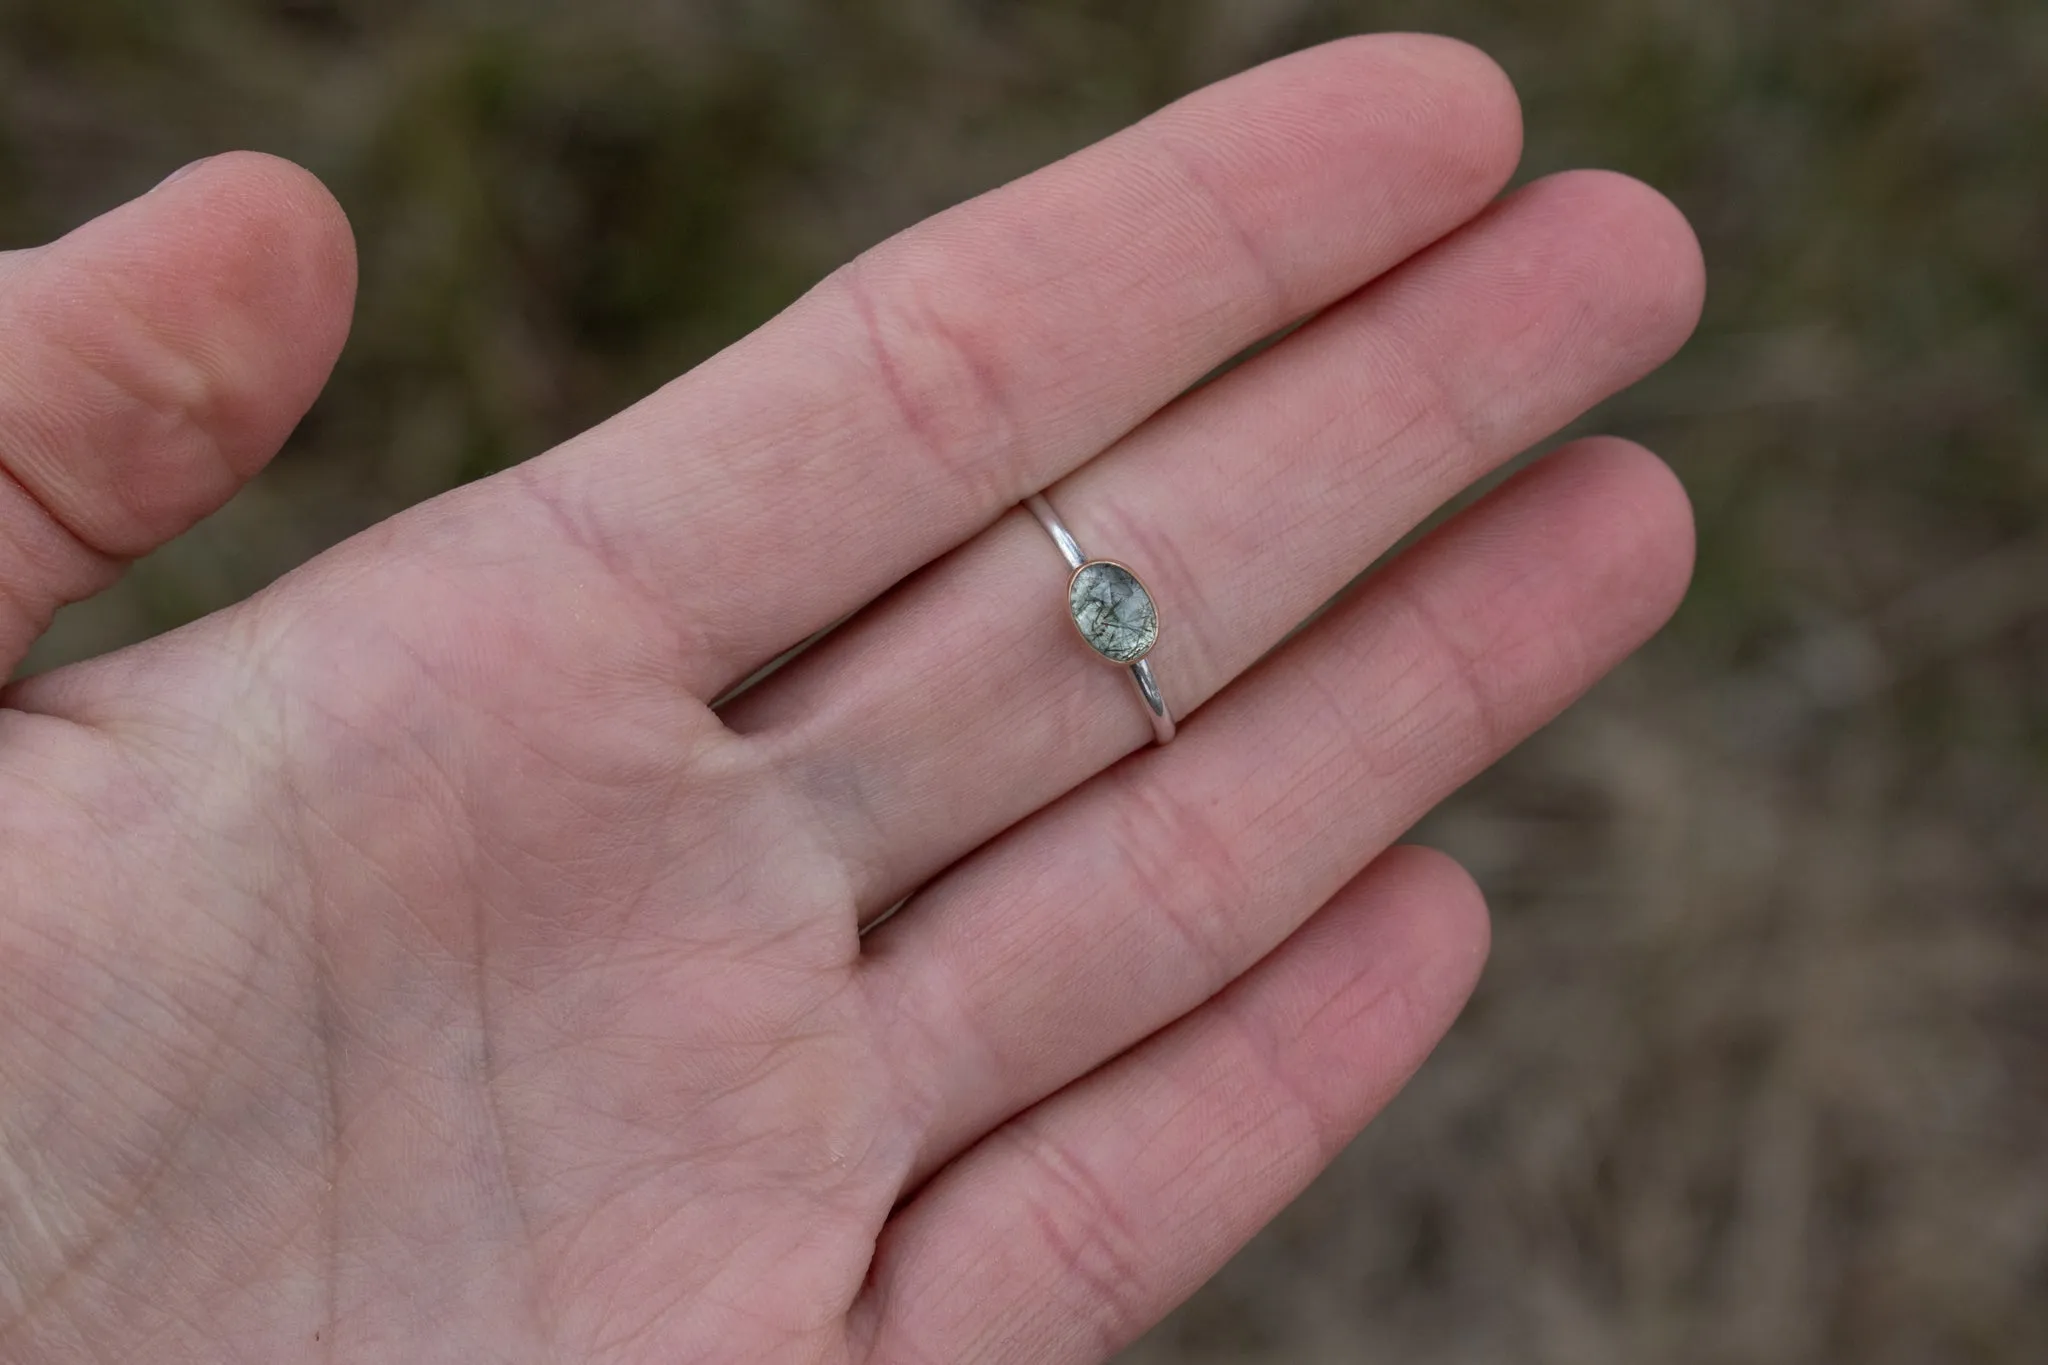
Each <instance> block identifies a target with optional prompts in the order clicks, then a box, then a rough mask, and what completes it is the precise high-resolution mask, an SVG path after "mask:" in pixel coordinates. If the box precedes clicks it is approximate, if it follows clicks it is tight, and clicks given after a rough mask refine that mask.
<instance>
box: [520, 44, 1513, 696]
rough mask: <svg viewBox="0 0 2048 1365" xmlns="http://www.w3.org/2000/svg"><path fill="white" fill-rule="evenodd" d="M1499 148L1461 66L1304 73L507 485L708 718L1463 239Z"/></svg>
mask: <svg viewBox="0 0 2048 1365" xmlns="http://www.w3.org/2000/svg"><path fill="white" fill-rule="evenodd" d="M1520 145H1521V126H1520V117H1519V112H1518V109H1517V106H1516V102H1515V97H1514V93H1513V91H1512V89H1511V88H1510V86H1509V84H1508V82H1507V78H1506V77H1505V76H1504V75H1503V74H1502V73H1501V71H1500V69H1499V68H1498V67H1497V66H1495V65H1494V64H1493V62H1492V61H1491V60H1490V59H1488V58H1487V57H1485V56H1484V55H1482V54H1480V53H1479V52H1477V51H1476V50H1474V49H1472V48H1470V47H1467V46H1465V45H1464V44H1462V43H1457V42H1453V41H1450V40H1448V39H1440V38H1427V37H1419V36H1408V35H1402V36H1383V37H1374V38H1364V39H1351V40H1347V41H1344V42H1339V43H1334V44H1330V45H1327V46H1324V47H1320V48H1315V49H1311V50H1309V51H1306V52H1301V53H1297V54H1295V55H1293V56H1291V57H1286V58H1283V59H1281V60H1279V61H1275V62H1271V63H1268V64H1267V65H1265V66H1262V67H1259V68H1257V69H1255V70H1253V71H1250V72H1247V73H1245V74H1243V75H1240V76H1237V77H1234V78H1232V79H1230V80H1226V81H1223V82H1221V83H1219V84H1217V85H1213V86H1210V87H1209V88H1207V89H1205V90H1201V91H1198V92H1196V93H1195V94H1193V95H1190V96H1188V97H1187V98H1186V99H1183V100H1181V101H1180V102H1178V103H1176V104H1174V105H1171V106H1169V107H1168V108H1166V109H1164V110H1162V111H1161V112H1159V113H1158V114H1155V115H1153V116H1152V117H1151V118H1148V119H1146V120H1144V121H1143V122H1141V123H1139V124H1137V125H1135V126H1133V127H1132V128H1129V129H1127V130H1125V131H1124V132H1122V133H1120V134H1118V135H1116V136H1114V137H1112V138H1110V139H1108V140H1107V141H1104V142H1101V143H1098V144H1096V145H1095V146H1093V147H1090V148H1087V149H1086V150H1084V151H1081V152H1079V153H1077V154H1075V155H1074V156H1072V157H1069V158H1067V159H1066V160H1064V161H1062V162H1059V163H1057V164H1055V165H1053V166H1051V167H1048V168H1047V169H1045V170H1042V171H1040V172H1038V173H1037V174H1035V175H1032V176H1029V177H1027V178H1025V179H1023V180H1020V181H1018V182H1016V183H1014V184H1011V185H1007V186H1005V187H1003V188H1001V189H998V190H995V191H993V192H991V193H989V194H986V195H983V196H982V197H980V198H978V199H975V200H972V201H970V202H968V203H966V204H964V205H961V206H959V207H958V208H955V209H953V210H951V211H949V212H946V213H943V214H940V215H939V216H937V217H935V218H933V219H931V220H929V221H927V222H925V223H923V224H921V225H919V226H917V227H915V228H912V229H910V230H909V231H907V232H905V233H902V234H901V235H899V236H897V237H895V238H893V239H891V240H890V241H888V242H885V243H883V244H882V245H881V246H879V247H876V248H875V249H873V250H872V251H870V252H868V253H867V254H865V255H864V256H862V257H860V258H859V259H858V260H856V261H855V262H853V263H852V264H851V265H849V266H847V267H845V268H843V269H841V270H839V271H837V272H835V273H834V274H833V275H832V276H830V277H829V278H827V279H826V280H825V281H824V282H823V283H821V284H820V285H819V286H818V287H816V288H815V289H814V290H812V291H811V293H809V294H808V295H806V296H805V297H804V298H803V299H802V300H800V301H799V302H798V303H796V304H795V305H793V306H792V307H791V308H790V309H789V310H788V311H787V312H786V313H784V314H783V315H782V316H781V317H779V318H777V319H776V320H775V321H773V322H772V323H770V324H769V325H768V326H766V327H764V328H763V329H761V330H760V331H759V332H756V333H755V334H754V335H752V336H750V337H748V338H746V339H745V340H744V341H742V342H740V343H739V344H737V345H735V346H733V347H732V348H730V349H729V350H727V351H726V352H724V353H723V354H721V355H719V356H717V357H716V358H714V359H713V360H711V361H709V362H707V363H706V364H705V365H703V366H701V367H699V368H698V369H697V370H695V371H693V372H691V373H690V374H688V375H686V376H684V377H683V378H682V379H680V380H677V381H676V382H675V383H673V384H671V385H670V386H669V387H668V388H666V389H664V390H663V391H661V392H660V393H658V394H656V395H654V396H653V397H651V398H649V399H647V400H646V401H644V402H642V403H641V404H639V405H637V406H636V407H634V408H632V409H630V410H628V411H627V412H625V413H623V414H621V415H620V416H619V417H617V418H614V419H613V420H612V421H610V422H607V423H605V424H604V425H602V426H600V427H597V428H595V429H593V430H592V431H591V432H589V433H586V434H585V435H584V436H582V437H579V438H578V439H576V440H575V441H573V442H571V443H569V444H568V445H566V446H564V447H561V448H559V449H558V450H556V451H554V452H552V453H550V454H549V455H547V456H544V457H542V458H541V459H540V460H537V461H534V462H532V463H530V464H528V465H527V466H525V467H523V468H522V469H520V470H518V471H515V477H514V479H513V480H512V483H513V485H514V486H516V487H519V488H522V489H524V490H525V491H527V492H529V493H531V494H532V495H534V496H535V497H537V498H539V499H540V500H541V501H543V502H545V503H546V504H547V505H548V510H549V512H550V513H551V514H552V516H553V517H554V520H555V523H556V524H557V525H558V526H560V527H562V528H563V529H564V531H565V534H566V535H567V536H568V537H569V538H570V539H571V540H573V541H575V542H577V543H578V544H579V545H580V546H581V548H583V549H584V550H586V551H588V552H589V553H590V554H591V556H592V557H593V558H594V559H595V560H596V561H598V563H599V565H600V567H602V568H603V569H604V570H606V571H607V572H608V573H611V574H613V575H615V576H617V577H619V578H621V579H622V580H624V581H625V582H626V583H627V584H628V585H630V586H631V587H632V588H633V589H634V590H636V591H638V592H641V593H644V594H645V595H646V596H647V597H648V598H650V599H651V600H653V601H655V602H657V603H659V604H661V609H662V610H663V611H665V612H668V613H672V614H673V616H674V618H675V619H676V621H677V625H678V628H679V629H678V633H679V634H680V635H681V636H682V637H683V638H686V639H687V640H689V641H690V643H691V654H692V657H691V658H688V659H686V660H683V661H682V663H681V667H682V669H683V671H684V673H685V675H686V676H685V679H684V682H685V685H687V686H688V687H690V688H691V689H692V690H695V691H696V692H698V693H699V694H700V695H704V696H706V697H709V696H712V695H715V694H717V693H718V692H719V691H720V690H722V689H723V688H725V687H727V686H729V685H730V684H731V683H732V682H734V681H736V680H737V679H739V678H741V677H744V676H745V675H746V674H747V673H748V672H749V671H750V670H751V669H753V668H754V667H756V666H757V665H758V664H759V663H761V662H762V661H763V660H765V659H768V658H771V657H773V656H774V655H775V654H776V653H778V652H780V651H781V650H783V649H785V648H787V647H788V646H789V645H791V644H793V643H795V642H796V641H799V640H801V639H803V638H804V637H805V636H807V635H809V634H811V633H812V632H814V631H816V630H818V629H820V628H822V627H824V626H826V625H829V624H830V623H831V622H833V621H835V620H838V619H839V618H841V617H843V616H845V615H846V614H847V613H848V612H850V611H852V610H854V609H856V608H858V607H859V606H860V605H862V604H863V603H865V602H867V601H869V600H871V599H872V598H874V597H875V596H877V595H879V594H880V593H881V592H882V591H883V590H884V589H886V588H887V587H888V586H889V585H891V584H892V583H894V582H896V581H897V580H899V579H901V578H903V577H904V576H906V575H907V574H909V573H910V572H912V571H913V570H915V569H916V568H918V567H919V566H920V565H922V564H924V563H926V562H927V561H929V560H931V559H933V558H935V557H936V556H938V555H940V554H942V553H944V552H945V551H946V550H947V549H949V548H951V547H952V546H954V545H957V544H959V543H960V542H962V541H963V540H966V539H967V538H968V537H970V536H971V535H973V533H974V532H975V531H977V530H979V529H980V528H981V527H983V526H985V525H987V524H988V523H989V522H990V521H992V520H993V519H994V518H995V517H996V516H998V515H1000V514H1001V513H1002V512H1003V511H1004V510H1005V509H1007V508H1009V507H1010V506H1012V505H1013V504H1015V503H1016V502H1017V501H1019V500H1020V499H1021V498H1022V497H1023V496H1024V495H1025V494H1027V493H1029V492H1031V491H1033V490H1035V489H1038V488H1041V487H1044V486H1045V485H1047V484H1049V483H1051V482H1052V481H1054V480H1055V479H1057V478H1058V477H1059V476H1060V475H1062V474H1064V473H1066V472H1067V471H1069V470H1071V469H1073V468H1074V467H1076V466H1078V465H1080V464H1082V463H1084V462H1085V461H1086V460H1088V459H1089V458H1090V457H1092V456H1093V455H1095V454H1096V453H1097V452H1099V451H1100V450H1102V449H1103V448H1104V447H1106V446H1107V445H1109V444H1111V443H1112V442H1113V441H1115V440H1116V439H1117V438H1118V437H1119V436H1121V435H1122V434H1123V433H1125V432H1126V431H1129V430H1130V429H1131V428H1133V427H1135V426H1136V425H1138V424H1139V423H1140V422H1142V421H1143V420H1144V419H1145V418H1146V417H1147V416H1149V415H1150V414H1151V413H1153V412H1155V411H1156V410H1158V409H1159V408H1160V407H1162V406H1164V405H1165V404H1166V403H1167V402H1169V401H1171V400H1172V399H1173V398H1174V397H1175V396H1176V395H1177V394H1179V393H1180V392H1182V391H1183V390H1185V389H1186V388H1187V387H1188V386H1189V385H1191V384H1193V383H1194V382H1196V381H1197V380H1199V379H1200V378H1201V377H1202V376H1203V375H1204V374H1205V373H1207V372H1208V371H1210V370H1211V369H1213V368H1214V367H1216V366H1217V365H1219V364H1221V363H1223V362H1224V361H1226V360H1228V359H1229V358H1230V357H1231V356H1232V355H1234V354H1236V353H1237V352H1238V351H1240V350H1242V349H1243V348H1244V347H1246V346H1248V345H1250V344H1252V343H1253V342H1255V341H1257V340H1259V339H1260V338H1261V337H1263V336H1267V335H1270V334H1271V333H1272V332H1274V331H1275V330H1277V329H1279V328H1280V327H1282V326H1284V325H1285V324H1287V323H1289V322H1291V321H1294V320H1296V319H1298V318H1300V317H1302V316H1304V315H1306V314H1308V313H1311V312H1313V311H1315V310H1316V309H1318V308H1321V307H1323V306H1325V305H1327V304H1329V303H1331V302H1333V301H1334V300H1336V299H1338V298H1341V297H1342V296H1344V295H1345V294H1348V293H1350V292H1351V291H1353V290H1355V289H1357V288H1358V287H1359V286H1360V285H1362V284H1365V283H1367V282H1368V281H1370V280H1371V279H1372V278H1374V277H1375V276H1377V275H1379V274H1380V273H1382V272H1383V271H1385V270H1387V269H1389V268H1391V267H1392V266H1394V265H1397V264H1399V263H1400V262H1401V261H1402V260H1404V259H1406V258H1407V257H1408V256H1410V255H1412V254H1413V253H1414V252H1416V251H1418V250H1420V249H1421V248H1423V247H1425V246H1427V245H1428V244H1430V243H1431V242H1433V241H1435V240H1436V239H1437V238H1439V237H1441V236H1443V235H1444V234H1445V233H1447V232H1449V231H1451V230H1452V229H1453V228H1455V227H1457V226H1459V225H1460V224H1462V223H1464V222H1465V221H1466V220H1468V219H1469V218H1471V217H1472V216H1473V215H1475V214H1476V213H1478V212H1479V210H1480V209H1482V208H1483V207H1484V206H1485V205H1486V204H1487V203H1488V202H1489V201H1490V200H1491V199H1492V198H1493V197H1494V195H1495V194H1497V193H1498V192H1499V190H1500V189H1501V187H1502V186H1503V185H1504V184H1505V183H1506V181H1507V179H1508V177H1509V175H1510V174H1511V173H1512V171H1513V168H1514V165H1515V162H1516V160H1517V158H1518V156H1519V153H1520ZM735 565H745V566H746V567H747V572H746V573H745V574H744V575H739V576H736V575H734V574H733V572H732V569H733V566H735ZM707 584H716V585H718V591H717V593H715V594H713V593H706V592H704V591H703V588H704V585H707Z"/></svg>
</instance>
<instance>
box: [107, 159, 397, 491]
mask: <svg viewBox="0 0 2048 1365" xmlns="http://www.w3.org/2000/svg"><path fill="white" fill-rule="evenodd" d="M145 204H146V205H147V209H146V211H147V212H149V213H150V214H151V215H152V218H153V219H155V220H157V221H153V222H152V223H151V229H152V233H151V235H152V237H153V238H154V241H153V242H151V243H150V244H148V245H146V246H145V245H144V244H142V243H132V244H129V245H128V248H127V250H132V251H135V252H136V253H137V255H136V256H135V257H134V258H133V266H134V268H135V271H136V274H137V275H138V277H141V278H143V279H145V280H148V281H150V282H151V283H152V284H153V285H154V287H155V288H156V289H158V290H159V291H161V292H160V302H161V306H162V309H163V311H164V313H165V314H166V318H167V321H171V322H172V324H173V325H174V326H176V325H182V327H183V328H184V329H185V330H187V331H189V332H190V333H191V334H192V335H193V340H194V341H195V342H196V343H197V345H196V347H195V353H196V354H195V358H198V359H200V360H201V361H202V362H207V361H211V362H213V363H214V365H215V367H216V370H217V375H216V377H217V378H218V379H219V380H220V382H221V384H222V387H223V389H224V390H225V392H223V393H222V394H220V395H218V397H219V398H220V399H221V400H222V401H223V402H225V403H227V404H229V405H231V406H232V405H235V403H236V400H237V399H241V400H245V401H246V402H247V403H256V404H259V405H260V404H261V403H263V402H265V401H269V402H272V403H274V402H275V400H276V399H277V398H278V397H279V396H281V395H289V397H290V398H291V399H292V400H293V401H292V402H291V403H289V404H285V405H283V406H291V407H294V408H296V409H297V411H294V412H293V413H292V420H293V421H296V420H297V417H298V415H299V414H300V413H301V412H303V410H304V406H305V405H306V404H310V403H311V401H312V398H313V396H314V395H315V394H317V393H318V391H319V388H320V386H321V385H323V384H324V383H325V381H326V378H327V375H328V373H329V372H330V371H331V370H332V368H333V365H334V362H335V360H336V359H337V358H338V357H339V355H340V353H341V348H342V346H343V344H344V343H345V342H346V340H347V337H348V331H349V327H350V324H351V322H352V320H353V316H354V309H355V294H356V284H357V263H356V246H355V233H354V230H353V229H352V227H351V226H350V224H349V220H348V215H347V213H346V212H345V211H344V210H343V208H342V206H341V203H340V201H339V200H337V199H336V198H335V196H334V195H333V193H332V192H330V191H329V190H328V188H327V186H326V185H325V184H324V183H323V182H322V181H321V180H320V179H319V177H317V176H315V175H314V174H313V173H312V172H310V171H308V170H306V169H305V168H304V167H302V166H299V165H298V164H296V163H294V162H291V161H287V160H285V159H284V158H282V157H276V156H270V155H267V154H265V153H262V152H226V153H223V154H221V155H219V156H214V157H209V158H208V159H206V160H204V161H200V162H196V163H194V164H193V165H192V166H190V167H187V168H186V170H185V171H184V172H182V173H180V174H179V175H178V176H176V177H175V178H174V179H173V180H171V181H168V182H166V183H165V184H164V185H161V186H159V187H158V188H157V189H156V190H154V191H152V192H151V194H149V195H146V196H144V199H143V200H140V201H137V205H145ZM130 207H135V206H130ZM123 254H126V251H124V252H123ZM180 316H181V317H182V320H183V321H182V324H180V322H179V321H178V318H179V317H180ZM209 332H212V333H215V334H213V335H209V334H208V333H209ZM309 390H310V391H309ZM257 425H258V426H260V427H261V428H262V429H263V430H262V432H261V437H260V439H257V440H254V441H251V442H246V443H243V442H230V443H227V444H228V447H229V449H228V453H230V454H231V455H233V454H239V455H242V456H244V457H248V458H253V460H254V467H260V465H261V464H262V463H263V461H264V460H266V459H268V458H269V454H270V451H269V450H266V449H263V446H264V445H265V444H274V439H273V438H275V439H281V437H282V433H279V432H276V431H275V429H274V427H275V424H274V423H272V422H259V423H258V424H257ZM236 464H237V469H238V472H240V473H242V474H243V475H244V476H246V475H247V474H250V473H253V472H254V467H252V466H250V465H249V464H247V463H245V462H244V461H243V460H239V459H238V460H237V461H236Z"/></svg>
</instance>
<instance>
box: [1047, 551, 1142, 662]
mask: <svg viewBox="0 0 2048 1365" xmlns="http://www.w3.org/2000/svg"><path fill="white" fill-rule="evenodd" d="M1067 606H1068V608H1069V609H1070V610H1071V611H1072V612H1073V613H1074V624H1075V625H1077V626H1079V627H1080V628H1081V638H1082V639H1084V640H1086V641H1087V642H1088V643H1089V645H1090V646H1091V647H1092V648H1093V649H1094V650H1095V652H1096V653H1097V654H1100V655H1101V656H1102V657H1103V658H1105V659H1109V660H1111V661H1112V662H1115V663H1120V664H1128V663H1135V662H1137V661H1138V660H1139V659H1142V658H1144V657H1145V652H1146V651H1147V650H1149V649H1151V648H1152V646H1153V645H1154V644H1156V643H1157V642H1158V640H1159V610H1158V608H1156V607H1154V606H1153V605H1152V597H1151V594H1149V593H1147V592H1146V591H1145V585H1144V584H1143V583H1140V582H1139V581H1138V579H1137V576H1136V575H1134V574H1133V573H1132V572H1131V571H1130V570H1129V569H1126V568H1125V567H1124V566H1123V565H1121V564H1111V563H1109V562H1107V561H1105V560H1095V561H1093V562H1091V563H1087V564H1083V565H1082V566H1081V567H1080V569H1079V570H1078V571H1076V572H1075V574H1074V581H1073V585H1072V586H1071V587H1070V588H1069V589H1068V592H1067Z"/></svg>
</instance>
